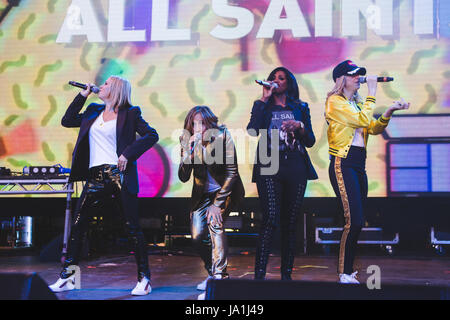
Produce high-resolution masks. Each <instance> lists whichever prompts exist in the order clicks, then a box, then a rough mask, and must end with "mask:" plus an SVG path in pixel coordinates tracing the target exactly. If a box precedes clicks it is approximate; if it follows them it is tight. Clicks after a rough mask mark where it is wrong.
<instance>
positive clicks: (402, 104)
mask: <svg viewBox="0 0 450 320" xmlns="http://www.w3.org/2000/svg"><path fill="white" fill-rule="evenodd" d="M409 106H410V103H409V102H406V101H405V100H404V99H403V98H401V99H400V100H398V101H394V104H393V105H392V106H390V107H389V108H388V109H387V110H386V112H385V114H384V116H385V117H386V118H389V117H391V116H392V114H393V113H394V112H395V111H398V110H408V109H409Z"/></svg>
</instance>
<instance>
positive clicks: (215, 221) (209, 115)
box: [178, 106, 244, 299]
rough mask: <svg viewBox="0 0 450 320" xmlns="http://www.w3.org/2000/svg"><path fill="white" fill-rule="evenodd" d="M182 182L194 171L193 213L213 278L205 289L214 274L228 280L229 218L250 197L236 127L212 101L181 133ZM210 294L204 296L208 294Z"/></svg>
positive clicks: (199, 109) (192, 112) (195, 234)
mask: <svg viewBox="0 0 450 320" xmlns="http://www.w3.org/2000/svg"><path fill="white" fill-rule="evenodd" d="M180 142H181V162H180V166H179V170H178V177H179V179H180V180H181V181H182V182H187V181H189V179H190V176H191V172H193V176H194V185H193V188H192V197H191V206H190V217H191V235H192V239H193V242H194V247H195V248H196V251H197V252H198V253H199V255H200V257H201V258H202V260H203V262H204V264H205V268H206V270H207V272H208V275H209V276H208V278H206V280H205V281H203V282H202V283H200V284H199V285H198V286H197V289H198V290H205V288H206V282H207V280H208V279H210V278H214V279H226V278H228V273H227V241H226V235H225V231H224V223H223V221H224V218H225V217H226V216H227V214H228V213H229V212H230V210H231V208H232V207H234V206H235V205H237V204H238V203H239V202H240V201H241V200H242V199H243V197H244V186H243V184H242V181H241V178H240V176H239V172H238V165H237V159H236V150H235V146H234V143H233V140H232V138H231V135H230V132H229V131H228V130H227V128H226V127H225V126H223V125H222V126H219V125H218V118H217V117H216V116H215V115H214V113H213V112H212V111H211V109H210V108H209V107H207V106H197V107H194V108H192V109H191V110H190V111H189V113H188V114H187V116H186V119H185V122H184V133H183V135H182V136H181V137H180ZM203 297H204V295H203V296H202V295H200V296H199V299H202V298H203Z"/></svg>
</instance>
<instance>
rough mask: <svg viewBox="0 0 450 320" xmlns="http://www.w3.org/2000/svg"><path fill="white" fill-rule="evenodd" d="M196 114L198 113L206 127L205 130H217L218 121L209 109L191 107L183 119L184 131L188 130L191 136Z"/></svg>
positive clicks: (205, 107)
mask: <svg viewBox="0 0 450 320" xmlns="http://www.w3.org/2000/svg"><path fill="white" fill-rule="evenodd" d="M197 113H200V114H201V115H202V118H203V120H204V125H205V126H206V129H212V128H216V129H217V128H219V126H218V124H217V123H218V122H219V119H218V118H217V116H216V115H215V114H214V113H213V112H212V111H211V109H210V108H209V107H207V106H196V107H193V108H192V109H191V110H190V111H189V112H188V114H187V115H186V118H185V119H184V129H186V130H188V131H189V132H190V133H191V134H192V133H193V131H194V130H193V128H194V117H195V115H196V114H197Z"/></svg>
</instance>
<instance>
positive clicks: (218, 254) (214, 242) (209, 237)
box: [191, 193, 228, 278]
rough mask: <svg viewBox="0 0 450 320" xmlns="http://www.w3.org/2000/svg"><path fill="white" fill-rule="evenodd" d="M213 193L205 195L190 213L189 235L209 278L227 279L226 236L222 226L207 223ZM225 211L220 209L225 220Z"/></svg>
mask: <svg viewBox="0 0 450 320" xmlns="http://www.w3.org/2000/svg"><path fill="white" fill-rule="evenodd" d="M214 196H215V193H210V194H208V193H207V194H205V195H204V196H203V198H202V199H201V201H200V202H199V204H198V205H197V208H196V209H195V210H194V211H192V212H191V235H192V240H193V243H194V247H195V249H196V251H197V252H198V254H199V255H200V257H201V258H202V260H203V262H204V264H205V269H206V270H207V271H208V274H209V275H210V276H215V275H221V276H222V278H228V274H227V254H228V246H227V239H226V234H225V231H224V226H223V222H222V224H217V225H213V224H212V223H209V222H208V221H207V214H208V208H209V207H210V206H212V205H213V201H214ZM225 212H226V209H222V211H221V213H222V218H223V220H224V219H225Z"/></svg>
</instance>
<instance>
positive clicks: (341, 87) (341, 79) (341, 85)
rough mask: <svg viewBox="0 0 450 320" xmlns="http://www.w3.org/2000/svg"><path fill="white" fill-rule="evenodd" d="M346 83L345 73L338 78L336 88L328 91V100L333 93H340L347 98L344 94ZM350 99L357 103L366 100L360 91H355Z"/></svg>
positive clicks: (339, 94)
mask: <svg viewBox="0 0 450 320" xmlns="http://www.w3.org/2000/svg"><path fill="white" fill-rule="evenodd" d="M345 84H346V80H345V75H344V76H341V77H339V78H337V79H336V84H335V85H334V88H333V89H332V90H331V91H330V92H328V95H327V101H328V98H330V97H331V96H333V95H338V96H341V97H344V98H345V99H347V97H346V96H345V95H344V88H345ZM350 101H354V102H356V103H362V102H364V100H363V99H362V98H361V96H360V95H359V93H358V91H356V92H355V94H354V95H353V97H352V98H351V99H350Z"/></svg>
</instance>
